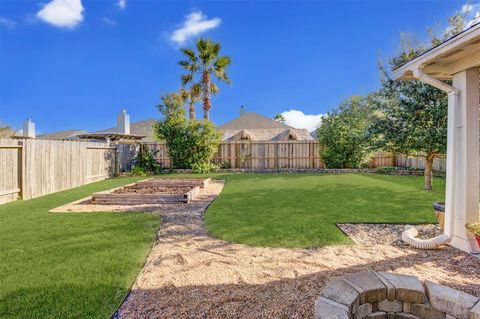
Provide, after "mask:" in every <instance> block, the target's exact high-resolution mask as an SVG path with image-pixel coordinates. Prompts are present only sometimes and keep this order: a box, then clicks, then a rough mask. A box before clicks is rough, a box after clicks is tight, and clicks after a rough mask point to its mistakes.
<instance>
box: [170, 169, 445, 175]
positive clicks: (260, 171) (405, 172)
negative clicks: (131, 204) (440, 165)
mask: <svg viewBox="0 0 480 319" xmlns="http://www.w3.org/2000/svg"><path fill="white" fill-rule="evenodd" d="M214 172H216V173H256V174H273V173H275V174H278V173H283V174H295V173H316V174H349V173H369V174H375V173H378V174H383V175H402V176H403V175H411V176H422V175H423V173H424V172H423V170H411V169H395V170H391V171H388V172H383V171H382V169H379V168H315V169H311V168H306V169H303V168H295V169H293V168H278V169H270V168H264V169H261V168H221V169H218V170H215V171H214ZM162 173H167V174H169V173H176V174H191V173H193V171H192V170H191V169H170V168H166V169H164V170H163V171H162ZM433 175H434V176H436V177H445V173H443V172H433Z"/></svg>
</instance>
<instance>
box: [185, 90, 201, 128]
mask: <svg viewBox="0 0 480 319" xmlns="http://www.w3.org/2000/svg"><path fill="white" fill-rule="evenodd" d="M201 90H202V89H201V87H200V85H199V84H198V83H194V84H192V86H191V87H190V88H189V89H188V90H187V89H185V88H182V89H180V95H181V96H182V98H183V99H184V100H185V101H186V102H187V103H188V117H189V119H190V120H194V119H195V104H196V103H197V102H198V101H200V93H201Z"/></svg>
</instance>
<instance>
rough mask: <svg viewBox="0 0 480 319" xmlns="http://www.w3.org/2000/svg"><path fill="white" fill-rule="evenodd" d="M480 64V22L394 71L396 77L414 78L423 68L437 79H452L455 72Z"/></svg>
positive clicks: (424, 71) (423, 70)
mask: <svg viewBox="0 0 480 319" xmlns="http://www.w3.org/2000/svg"><path fill="white" fill-rule="evenodd" d="M479 66H480V23H477V24H475V25H473V26H471V27H470V28H468V29H467V30H465V31H463V32H461V33H459V34H457V35H456V36H454V37H452V38H450V39H448V40H446V41H445V42H443V43H441V44H440V45H437V46H436V47H434V48H432V49H430V50H428V51H426V52H425V53H423V54H421V55H420V56H418V57H416V58H415V59H413V60H411V61H409V62H407V63H405V64H404V65H402V66H400V67H398V68H397V69H395V70H394V71H393V78H394V79H397V80H398V79H402V80H408V79H413V78H414V75H413V72H414V71H415V70H421V71H422V72H423V73H425V74H428V75H430V76H432V77H434V78H436V79H440V80H450V79H452V76H453V74H455V73H457V72H459V71H462V70H465V69H468V68H474V67H479Z"/></svg>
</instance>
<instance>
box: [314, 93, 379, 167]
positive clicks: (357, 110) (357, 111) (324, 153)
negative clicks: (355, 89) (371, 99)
mask: <svg viewBox="0 0 480 319" xmlns="http://www.w3.org/2000/svg"><path fill="white" fill-rule="evenodd" d="M369 116H370V115H369V104H368V101H367V99H365V98H362V97H358V96H354V97H351V98H349V99H347V100H345V101H344V102H342V104H340V106H339V108H338V110H336V111H334V112H330V113H328V114H327V115H326V116H324V117H323V118H322V123H321V125H320V127H319V128H318V129H317V138H318V140H319V142H320V144H321V145H322V150H321V154H320V155H321V157H322V159H323V161H324V162H325V165H326V166H327V168H358V167H362V166H363V165H364V164H365V163H366V160H367V157H368V146H369V139H368V134H366V129H367V127H368V125H369Z"/></svg>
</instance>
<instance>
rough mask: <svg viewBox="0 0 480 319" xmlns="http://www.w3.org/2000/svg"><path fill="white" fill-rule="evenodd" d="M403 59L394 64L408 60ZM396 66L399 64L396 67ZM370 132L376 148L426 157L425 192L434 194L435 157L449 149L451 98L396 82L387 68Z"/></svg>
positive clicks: (413, 83) (427, 88) (416, 83)
mask: <svg viewBox="0 0 480 319" xmlns="http://www.w3.org/2000/svg"><path fill="white" fill-rule="evenodd" d="M404 59H405V56H403V57H402V56H400V57H397V58H396V59H394V60H393V61H399V60H404ZM393 65H395V64H393ZM382 70H383V74H384V78H383V80H382V88H381V89H380V91H379V92H378V93H377V94H376V95H375V98H374V100H375V103H374V104H375V105H376V109H377V112H376V113H375V115H376V116H375V119H374V121H373V125H372V127H371V128H370V132H371V133H372V136H373V137H374V140H375V145H376V148H380V149H384V150H389V151H394V152H401V153H406V154H409V153H412V152H415V153H417V155H420V156H424V157H425V173H424V177H425V178H424V186H423V188H424V190H426V191H430V190H432V167H433V161H434V159H435V157H438V156H439V155H441V154H444V153H445V152H446V148H447V112H448V99H447V95H446V94H445V93H444V92H443V91H441V90H439V89H437V88H435V87H433V86H431V85H428V84H425V83H422V82H420V81H394V80H392V79H391V77H390V75H389V74H388V72H386V71H385V70H384V69H383V68H382Z"/></svg>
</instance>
